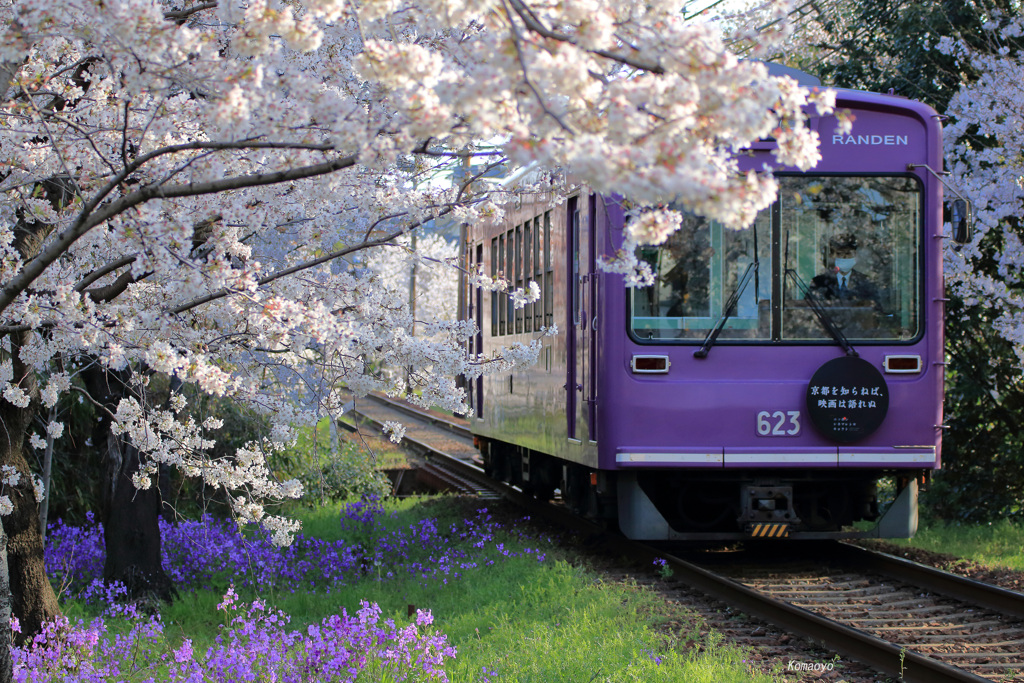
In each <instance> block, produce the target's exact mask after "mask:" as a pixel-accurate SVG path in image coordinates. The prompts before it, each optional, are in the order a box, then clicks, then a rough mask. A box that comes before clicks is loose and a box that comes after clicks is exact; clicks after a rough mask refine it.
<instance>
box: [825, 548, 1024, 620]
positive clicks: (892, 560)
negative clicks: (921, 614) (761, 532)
mask: <svg viewBox="0 0 1024 683" xmlns="http://www.w3.org/2000/svg"><path fill="white" fill-rule="evenodd" d="M833 552H834V553H835V557H837V558H838V559H841V560H842V561H843V562H848V563H851V564H856V565H858V566H860V567H864V568H867V569H870V570H872V571H877V572H880V573H883V574H888V575H889V576H892V577H895V578H898V579H901V580H903V581H906V582H907V583H910V584H912V585H914V586H917V587H919V588H924V589H926V590H929V591H931V592H933V593H939V594H940V595H944V596H947V597H951V598H956V599H958V600H963V601H964V602H969V603H971V604H973V605H979V606H981V607H986V608H988V609H990V610H992V611H993V612H997V613H998V614H1003V615H1006V616H1010V617H1016V618H1018V619H1024V593H1017V592H1015V591H1011V590H1007V589H1006V588H1001V587H999V586H993V585H991V584H987V583H983V582H981V581H977V580H975V579H969V578H967V577H964V576H957V575H956V574H951V573H949V572H945V571H942V570H941V569H936V568H935V567H929V566H927V565H923V564H920V563H918V562H914V561H912V560H908V559H906V558H903V557H897V556H895V555H891V554H889V553H883V552H880V551H877V550H870V549H867V548H861V547H860V546H856V545H852V544H850V543H837V544H836V546H835V548H834V550H833Z"/></svg>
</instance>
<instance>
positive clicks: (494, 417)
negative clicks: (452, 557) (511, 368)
mask: <svg viewBox="0 0 1024 683" xmlns="http://www.w3.org/2000/svg"><path fill="white" fill-rule="evenodd" d="M837 109H845V110H848V111H849V112H850V113H851V114H852V115H853V117H854V123H853V131H852V133H851V134H849V135H840V134H838V133H834V131H835V130H836V127H837V126H836V120H835V119H834V117H821V118H819V119H814V120H812V125H814V126H815V127H816V129H817V130H818V131H819V134H820V136H821V154H822V157H823V158H822V160H821V162H820V163H819V164H818V166H817V167H816V168H815V169H813V170H812V171H810V172H806V173H800V172H796V171H794V170H792V169H788V168H779V167H778V166H777V165H776V175H777V178H778V182H779V195H778V200H777V201H776V202H775V204H774V205H773V206H771V207H770V208H769V209H766V210H764V211H762V212H761V213H760V215H759V216H758V217H757V220H756V221H755V223H754V224H753V225H751V226H750V227H749V228H747V229H744V230H739V231H735V230H730V229H726V228H724V227H723V226H721V225H719V224H718V223H716V222H714V221H710V220H706V219H704V218H701V217H698V216H694V215H687V214H684V215H683V218H682V220H683V227H682V229H681V230H680V231H679V232H678V233H676V234H675V235H674V236H673V237H672V238H670V240H669V241H668V242H666V243H665V244H663V245H660V246H658V247H643V248H641V249H640V252H639V254H638V255H639V257H640V258H642V259H644V260H645V261H646V262H647V263H649V264H650V267H651V269H652V271H653V273H654V276H655V282H654V284H653V285H652V286H650V287H647V288H636V289H629V288H626V287H625V286H624V283H623V279H622V276H620V275H615V274H610V273H606V272H602V271H601V270H600V269H599V268H598V266H597V262H598V259H599V257H600V256H601V255H604V254H614V253H615V251H616V249H617V248H618V247H619V246H620V245H621V243H622V231H623V224H624V216H623V209H622V207H621V206H620V204H619V203H618V202H617V201H616V200H615V199H614V198H611V197H605V196H600V195H596V194H593V193H590V192H589V191H588V190H587V189H586V188H579V189H578V190H577V192H576V193H575V194H570V195H569V197H568V199H567V200H566V201H564V202H562V203H561V204H558V205H554V206H553V205H552V204H551V202H550V201H549V200H550V197H547V196H538V197H536V198H535V199H534V200H526V199H524V200H521V201H520V202H519V203H517V204H516V205H515V206H510V207H508V208H507V209H506V216H505V219H504V220H503V221H502V222H500V223H496V224H479V225H474V226H470V228H469V230H468V240H467V248H468V253H469V260H470V261H471V266H472V267H482V268H483V269H484V272H486V273H490V274H493V275H496V274H499V273H500V274H503V275H504V276H505V277H507V278H508V279H510V280H511V281H512V282H513V284H514V285H515V286H520V287H521V286H524V285H527V284H528V283H529V282H530V281H535V282H537V283H538V284H539V285H540V286H541V290H542V296H541V298H540V300H538V301H537V302H535V303H533V304H530V305H527V306H526V307H525V308H520V309H515V308H513V307H512V305H511V303H510V302H509V300H508V298H507V297H506V296H504V295H498V294H493V293H482V292H480V291H472V292H470V293H469V294H468V297H469V301H468V304H469V313H470V315H472V316H473V317H474V319H475V320H476V321H477V323H478V324H479V327H480V334H479V335H478V336H477V338H476V340H475V341H474V342H473V344H472V346H473V348H472V349H471V350H472V351H474V352H476V353H483V354H488V353H489V352H490V351H491V349H494V348H497V347H500V346H502V345H506V344H509V343H512V342H515V341H525V340H527V339H530V338H532V337H534V336H535V335H536V334H537V332H538V331H539V330H540V329H541V328H542V327H545V326H550V325H552V324H556V325H557V326H558V327H559V334H558V335H557V336H553V337H547V338H545V339H544V341H543V343H544V347H543V350H542V352H541V356H540V359H539V362H538V363H537V364H536V365H535V366H533V367H530V368H526V369H522V370H517V371H515V372H511V373H509V374H505V375H503V376H494V377H491V378H487V379H479V380H475V381H473V382H471V383H470V384H471V386H470V387H469V391H470V401H471V405H472V407H473V409H474V412H475V414H474V416H473V417H472V418H471V422H472V429H473V432H474V434H475V435H476V441H477V445H478V447H479V448H480V451H481V454H482V457H483V461H484V463H485V469H486V470H487V471H488V473H490V474H491V475H492V476H494V477H496V478H500V479H502V480H505V481H509V482H512V483H514V484H517V485H519V486H521V487H522V488H523V490H524V491H527V492H529V493H531V494H533V495H536V496H538V497H541V498H548V497H550V496H552V494H553V492H554V490H555V489H560V491H561V495H562V498H563V500H564V501H565V502H566V504H568V505H569V506H570V507H572V508H573V509H574V510H576V511H577V512H580V513H582V514H585V515H588V516H593V517H603V518H606V519H617V521H618V524H619V527H620V529H621V530H622V532H623V533H624V534H625V535H626V536H628V537H630V538H634V539H650V540H655V539H678V540H703V539H707V540H711V539H742V538H750V537H771V538H783V537H787V538H804V539H811V538H849V537H857V536H879V537H909V536H912V535H913V534H914V533H915V530H916V527H917V497H918V490H919V488H918V487H919V484H923V483H924V482H926V481H927V480H928V478H929V475H930V473H931V471H932V470H934V469H937V468H938V467H939V465H940V441H941V429H942V397H943V312H944V311H943V301H944V300H943V279H942V250H943V239H944V238H943V234H942V224H943V203H942V183H941V180H940V177H939V176H940V174H941V165H942V156H941V155H942V143H941V128H940V123H939V119H938V118H937V116H936V114H935V112H934V111H933V110H932V109H930V108H929V107H927V106H926V105H923V104H920V103H917V102H913V101H910V100H907V99H903V98H900V97H896V96H892V95H879V94H872V93H863V92H854V91H839V95H838V102H837ZM772 147H773V142H772V141H770V140H767V141H762V142H759V143H757V144H756V145H754V146H753V148H752V149H751V150H749V154H745V155H744V157H743V163H744V164H745V165H748V166H749V167H758V168H759V167H761V165H762V164H773V161H774V158H773V157H772V155H771V150H772ZM960 208H962V207H960ZM882 480H884V481H885V482H886V484H887V486H886V487H885V491H886V492H887V493H888V495H887V496H885V495H880V493H879V482H880V481H882ZM890 483H891V484H890ZM883 499H884V500H883ZM858 522H861V523H860V524H856V523H858ZM863 522H874V524H873V525H872V524H865V523H863Z"/></svg>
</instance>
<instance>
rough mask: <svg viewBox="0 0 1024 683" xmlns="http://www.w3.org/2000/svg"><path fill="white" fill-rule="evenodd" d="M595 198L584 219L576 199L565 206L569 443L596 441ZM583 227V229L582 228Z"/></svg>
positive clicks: (566, 388)
mask: <svg viewBox="0 0 1024 683" xmlns="http://www.w3.org/2000/svg"><path fill="white" fill-rule="evenodd" d="M595 204H596V195H591V197H590V200H589V202H588V206H587V209H588V211H587V212H586V215H582V208H581V207H580V202H579V197H572V198H570V199H569V202H568V207H567V208H568V211H567V214H568V215H567V217H566V220H567V222H568V226H567V227H568V230H567V231H566V233H567V235H568V245H567V246H568V247H569V248H568V250H567V251H568V254H569V262H568V264H567V266H568V269H567V270H568V274H569V277H568V278H566V279H567V281H568V283H567V284H568V291H567V292H566V294H567V296H566V302H567V303H568V306H567V307H566V308H567V316H566V317H567V319H566V330H567V332H566V347H567V356H568V357H567V358H566V380H567V381H566V383H565V392H566V420H567V424H566V428H567V432H568V437H569V439H571V440H573V441H582V440H583V439H589V440H591V441H594V440H596V434H595V433H594V430H593V424H594V420H593V413H594V398H595V395H596V393H595V392H596V385H595V383H594V377H593V372H592V366H593V359H592V353H593V350H594V347H593V344H594V339H593V334H594V332H593V327H594V326H593V325H592V321H593V315H594V310H593V291H594V287H593V286H592V283H593V282H594V281H595V280H594V278H593V271H594V251H593V244H592V242H593V228H594V216H595V215H596V212H595V211H594V209H595ZM584 226H586V227H584Z"/></svg>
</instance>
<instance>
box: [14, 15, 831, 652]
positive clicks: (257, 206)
mask: <svg viewBox="0 0 1024 683" xmlns="http://www.w3.org/2000/svg"><path fill="white" fill-rule="evenodd" d="M679 9H680V8H679V3H678V2H672V1H671V0H647V1H645V2H638V1H634V0H580V1H579V2H571V3H567V2H554V1H551V0H534V1H531V0H473V1H468V0H462V1H460V0H357V1H349V2H345V0H303V1H302V2H279V1H277V0H210V1H202V0H59V1H57V0H0V21H2V22H3V28H2V34H0V100H2V108H0V160H2V164H3V166H2V171H0V197H2V198H0V283H2V284H0V335H3V341H2V346H0V393H2V399H0V420H2V421H3V429H2V430H0V464H2V465H4V466H7V467H10V468H13V470H12V472H13V471H16V472H17V473H19V474H20V477H19V478H18V480H17V482H15V483H13V484H10V485H9V486H7V488H5V489H4V497H0V506H3V510H2V512H4V513H5V516H4V517H3V524H4V527H5V529H6V531H7V535H8V537H9V540H10V544H9V548H8V550H9V560H10V568H11V584H12V591H13V594H14V611H15V613H16V614H17V615H18V616H19V617H20V620H21V625H22V628H23V630H24V631H25V632H32V631H33V630H35V629H37V628H38V626H39V624H40V622H41V621H43V620H44V619H46V618H48V617H50V616H52V615H53V614H54V613H56V612H57V609H58V608H57V604H56V601H55V599H54V596H53V593H52V590H51V589H50V587H49V583H48V582H47V580H46V576H45V572H44V568H43V565H42V541H41V537H40V534H39V528H38V523H37V517H36V502H35V500H36V494H37V493H38V487H34V484H33V482H34V481H35V479H34V475H33V474H32V473H31V472H30V468H29V459H28V458H27V457H26V449H27V448H31V447H36V448H42V447H44V445H45V437H46V435H45V434H42V433H35V432H34V431H33V430H32V429H31V424H32V420H31V418H32V416H33V415H34V414H36V412H37V411H45V410H48V409H49V408H52V407H53V406H54V405H56V402H57V401H58V400H60V397H61V396H62V395H65V394H68V393H72V394H76V395H78V396H80V397H81V399H82V400H87V401H94V402H95V403H96V404H97V406H98V407H99V408H100V409H103V410H106V411H107V417H108V419H109V421H110V423H111V426H112V433H113V434H114V435H115V436H117V437H119V439H120V440H121V443H122V444H123V445H127V446H130V447H131V448H133V449H135V450H137V452H138V454H139V457H138V462H137V467H136V468H135V469H134V470H133V471H132V472H130V473H125V475H126V476H127V475H128V474H130V480H131V484H132V485H133V486H135V487H137V488H138V489H139V490H142V491H145V490H149V489H151V488H152V487H153V483H154V478H155V477H156V475H157V473H158V470H159V468H160V467H161V466H174V467H178V468H180V469H181V470H183V471H184V472H185V473H186V474H189V475H193V476H196V477H201V478H202V479H203V480H205V482H206V483H208V484H211V485H215V486H220V487H223V488H224V489H225V490H226V491H228V494H229V498H230V501H231V505H232V508H233V510H234V512H235V513H236V514H237V515H238V516H239V517H240V519H241V520H243V521H252V522H260V523H262V524H264V526H266V527H267V528H268V529H270V530H271V531H272V532H273V533H274V534H275V536H276V538H277V539H278V540H279V541H280V542H282V543H286V542H287V541H288V539H289V537H290V534H291V533H292V532H293V531H294V529H295V525H294V523H292V522H290V521H289V520H286V519H282V518H279V517H275V516H272V515H268V514H267V513H266V511H265V509H264V503H265V502H266V501H273V500H280V499H284V498H290V497H295V496H298V495H300V494H301V490H300V488H301V487H300V486H298V484H297V483H296V482H294V481H284V482H282V481H277V480H275V478H274V477H273V476H272V473H271V472H269V470H268V468H267V465H266V457H267V454H268V453H270V452H273V451H275V450H278V449H281V448H284V447H286V446H287V445H288V444H290V443H291V442H292V441H293V440H294V438H295V428H296V426H297V425H302V424H314V423H315V422H316V421H317V420H318V419H320V418H321V417H323V416H331V417H333V418H336V417H338V416H339V415H340V414H341V412H342V410H343V406H344V405H345V404H346V403H347V401H348V400H349V397H350V396H351V395H357V396H358V395H362V394H365V393H366V392H368V391H371V390H380V391H384V392H387V393H390V394H397V393H402V392H403V391H404V390H405V388H406V387H405V386H403V381H404V380H403V379H402V377H403V376H402V375H397V374H394V375H393V374H382V373H379V372H378V371H377V368H380V367H406V368H412V369H413V371H414V374H415V376H416V377H417V386H416V389H417V394H416V396H415V397H413V398H415V400H418V401H420V402H422V403H425V404H439V405H441V406H443V407H445V408H448V409H452V410H458V411H465V410H467V409H468V408H467V406H465V404H464V396H463V393H462V392H461V391H460V390H459V389H458V388H457V386H456V384H455V381H454V377H455V376H456V375H459V374H462V375H465V376H467V377H475V376H478V375H479V374H480V373H486V372H496V371H507V370H508V368H509V367H511V366H514V365H515V364H519V363H527V362H531V361H532V360H533V358H534V357H535V355H536V346H531V345H518V346H512V347H509V348H506V349H504V350H503V351H502V352H501V354H500V355H497V356H495V357H491V358H476V357H467V355H466V354H465V352H464V348H465V347H464V343H465V341H466V340H467V339H468V338H470V337H471V336H472V334H473V333H474V328H473V325H472V323H471V322H468V321H454V320H434V321H430V328H429V330H427V332H428V334H426V335H425V336H417V337H412V336H410V335H409V334H408V333H407V330H408V329H409V327H410V325H409V323H410V321H411V318H410V313H409V310H408V305H407V301H406V300H404V299H403V296H402V293H401V292H396V290H395V289H394V288H388V287H381V286H379V278H378V279H376V280H375V279H374V276H373V272H372V270H368V269H365V268H362V267H361V265H360V258H361V257H360V256H359V253H360V252H362V251H364V250H366V249H368V248H371V247H375V246H380V245H385V244H393V243H397V242H396V241H397V240H398V239H399V238H400V237H401V236H403V235H406V234H408V233H410V232H411V231H414V230H416V229H417V228H418V227H419V226H422V225H423V224H424V223H425V222H427V221H429V220H431V219H436V218H439V217H450V218H452V219H454V220H457V221H464V222H469V221H474V220H477V219H479V218H481V217H484V216H494V215H497V214H499V213H500V206H501V202H502V199H503V198H502V197H501V196H500V195H496V194H494V193H490V192H488V191H486V188H484V189H482V190H479V189H478V190H475V191H474V192H473V193H472V194H471V193H468V192H466V191H465V190H466V187H467V185H468V184H469V183H470V182H471V181H472V180H473V178H468V179H466V181H465V182H463V183H461V184H459V185H456V186H455V187H451V188H441V189H439V188H437V187H435V186H434V185H431V184H425V183H421V182H420V180H421V179H422V178H424V177H427V176H428V175H435V174H436V173H438V171H439V169H442V168H443V167H445V166H447V165H455V164H461V163H462V160H463V159H465V158H468V157H470V156H474V157H475V158H477V160H478V158H479V155H477V154H476V145H477V143H478V141H483V140H486V141H494V140H501V141H503V143H502V145H501V148H500V150H499V152H495V153H493V154H494V162H495V163H498V162H500V161H507V162H510V163H513V164H528V163H535V164H537V165H538V166H539V167H540V168H551V169H554V168H564V169H568V170H569V171H571V172H572V173H573V174H574V177H578V178H580V179H582V180H583V181H585V182H586V183H588V184H589V185H590V186H591V187H593V188H594V189H595V190H597V191H612V190H614V191H616V192H619V193H621V194H624V195H625V196H627V197H628V198H629V199H631V200H632V201H633V202H634V203H635V206H636V207H638V209H642V208H643V207H645V206H653V205H657V204H658V203H660V202H666V201H670V200H671V201H677V202H680V203H682V204H683V205H684V206H686V207H687V208H689V209H691V210H693V211H696V212H699V213H701V214H704V215H708V216H711V217H714V218H716V219H718V220H720V221H722V222H724V223H726V224H728V225H732V226H739V225H742V224H744V223H745V222H748V221H750V220H752V218H753V216H754V215H755V214H756V212H757V211H758V210H759V209H761V208H763V207H765V206H767V205H768V204H769V203H770V201H771V200H772V198H773V196H774V193H775V188H776V186H775V182H774V180H773V178H772V177H771V175H770V173H768V172H751V173H740V172H738V169H737V165H736V163H735V159H734V153H735V152H736V150H738V149H740V148H742V147H744V146H746V145H748V144H749V143H750V142H751V141H753V140H757V139H758V138H761V137H764V136H766V135H772V136H773V137H774V138H775V139H776V140H777V141H778V142H779V147H778V150H777V152H776V154H777V156H778V157H779V160H780V161H781V162H783V163H787V164H791V165H795V166H798V167H801V168H807V167H809V166H810V165H812V164H813V163H814V162H815V161H816V159H817V147H816V142H817V140H816V134H815V133H813V132H811V131H809V130H808V128H807V127H806V126H805V120H804V107H806V106H807V105H808V103H809V102H813V103H814V104H816V105H817V106H818V108H819V110H820V111H828V110H829V107H830V102H829V97H828V93H808V92H807V91H805V90H804V89H802V88H800V87H799V86H798V85H797V84H796V83H795V82H793V81H792V80H790V79H787V78H775V77H769V75H768V74H767V72H766V69H765V67H764V65H763V64H760V63H757V62H750V61H742V62H741V61H739V60H738V59H737V58H736V57H735V56H733V55H732V54H730V53H729V52H728V51H727V50H726V49H725V47H724V45H725V43H724V39H723V36H721V35H720V33H719V32H718V30H717V29H714V28H713V27H710V26H707V25H705V24H702V23H699V22H693V21H687V20H686V17H685V15H684V14H683V13H681V12H680V11H679ZM785 11H786V8H785V6H780V7H779V8H778V9H777V10H776V12H777V14H778V16H780V17H782V16H785ZM782 27H784V23H782V24H777V25H775V28H776V29H778V31H777V32H778V34H779V35H782V34H783V33H784V31H783V30H782ZM773 30H774V29H773ZM774 37H777V36H774V35H768V36H767V37H764V41H765V43H770V42H771V39H773V38H774ZM528 189H529V188H526V189H525V190H522V191H528ZM662 222H663V221H662ZM654 224H658V221H657V220H648V225H654ZM641 237H642V236H641ZM468 275H469V280H470V281H471V283H472V284H474V285H475V286H486V287H493V288H497V289H503V288H505V284H504V283H500V282H492V281H490V280H489V279H488V278H486V277H485V276H483V275H481V274H475V273H470V274H468ZM525 298H527V297H526V296H525V295H524V294H523V293H519V294H518V296H517V299H518V300H520V301H522V300H524V299H525ZM90 369H91V370H95V371H98V372H101V373H106V374H107V375H110V374H111V373H116V374H117V376H118V378H120V379H119V380H118V381H120V380H121V379H123V382H122V384H123V387H124V389H123V396H121V397H120V398H118V399H117V401H116V404H115V403H112V402H110V401H107V400H104V399H100V398H99V397H97V396H95V395H93V394H94V393H95V392H94V391H90V389H89V386H90V385H89V384H87V383H86V382H85V381H83V379H82V376H81V374H82V373H84V372H86V371H87V370H90ZM156 375H164V376H169V377H173V378H174V380H175V381H176V382H179V383H181V385H182V386H184V385H194V386H195V387H197V388H198V389H199V390H201V391H203V392H206V393H208V394H212V395H216V396H222V397H226V398H229V399H231V400H234V401H237V402H239V403H240V404H244V405H246V406H248V407H249V408H251V409H254V410H256V411H258V412H260V413H262V414H265V415H267V416H268V418H269V419H270V420H271V422H272V430H271V433H270V435H269V436H268V437H266V438H263V439H260V440H254V441H253V442H252V443H249V444H247V445H246V446H245V447H243V448H239V449H238V450H237V452H236V453H234V455H233V456H232V457H230V458H228V459H215V458H211V457H209V456H208V453H209V450H210V447H211V444H212V443H213V442H214V441H215V439H216V432H217V428H218V426H219V425H218V423H217V420H215V419H210V420H207V421H205V422H203V423H201V424H199V423H196V422H195V421H194V420H190V419H187V418H186V417H184V415H185V412H184V410H183V408H184V406H185V402H186V400H185V398H184V394H183V393H181V392H172V395H171V396H170V398H169V400H168V401H167V402H166V403H160V402H159V401H156V400H154V399H153V397H152V395H151V389H150V385H151V381H152V379H153V377H154V376H156ZM46 431H47V434H48V435H49V436H50V437H52V438H59V437H60V433H61V431H62V425H60V424H57V423H54V424H50V426H49V427H48V428H47V430H46ZM114 455H115V457H123V453H122V454H121V455H117V454H114ZM5 471H6V470H5Z"/></svg>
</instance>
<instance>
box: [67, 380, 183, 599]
mask: <svg viewBox="0 0 1024 683" xmlns="http://www.w3.org/2000/svg"><path fill="white" fill-rule="evenodd" d="M84 377H85V379H86V382H87V384H88V386H89V393H90V394H91V395H92V397H93V399H95V400H96V401H98V402H100V403H102V404H103V405H105V406H107V408H108V409H109V410H110V411H111V412H113V411H116V410H117V404H118V402H119V401H120V400H121V399H122V398H124V397H125V396H127V395H128V393H127V388H126V384H125V382H126V381H127V379H128V373H127V372H114V371H104V370H102V369H100V368H93V369H90V370H89V371H87V372H86V373H85V374H84ZM94 443H96V444H97V445H99V446H100V448H102V449H103V452H104V454H105V461H106V473H105V486H104V496H103V498H104V505H103V510H102V515H101V519H102V521H103V542H104V547H105V550H106V559H105V561H104V564H103V579H104V580H105V581H107V582H108V583H110V582H114V581H117V582H120V583H123V584H124V585H125V587H126V588H127V589H128V597H129V598H130V599H140V598H141V599H144V600H149V599H159V600H166V601H169V600H171V599H173V598H174V597H175V596H176V595H177V593H176V591H175V590H174V584H173V582H172V581H171V578H170V577H169V576H168V575H167V573H166V572H165V571H164V568H163V560H162V551H161V540H160V525H159V519H160V514H161V511H162V506H163V498H162V496H161V495H160V487H159V486H158V485H156V483H155V482H154V485H153V486H151V487H150V488H148V489H138V488H136V487H135V482H134V480H133V477H134V475H135V474H136V473H138V472H139V470H140V469H141V465H142V458H143V457H144V455H143V454H142V453H140V452H139V449H138V448H136V447H135V446H134V445H133V444H132V443H131V442H130V441H127V440H125V439H122V438H120V437H118V436H116V435H114V434H113V433H111V431H110V420H109V418H108V417H106V416H104V417H103V418H102V419H101V420H99V422H98V424H97V428H96V432H95V437H94Z"/></svg>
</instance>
